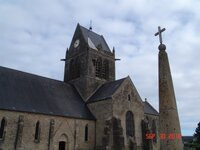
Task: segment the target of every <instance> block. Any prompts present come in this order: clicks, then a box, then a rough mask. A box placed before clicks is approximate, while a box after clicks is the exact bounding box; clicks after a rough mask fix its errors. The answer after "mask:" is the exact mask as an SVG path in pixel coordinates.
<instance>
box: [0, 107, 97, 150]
mask: <svg viewBox="0 0 200 150" xmlns="http://www.w3.org/2000/svg"><path fill="white" fill-rule="evenodd" d="M3 117H5V119H6V125H5V130H4V131H5V132H4V138H3V139H1V140H0V148H2V149H3V150H14V149H17V150H58V147H59V141H65V142H66V147H67V150H73V149H76V150H94V147H95V121H91V120H82V119H73V118H66V117H58V116H49V115H41V114H32V113H23V112H13V111H4V110H0V119H2V118H3ZM37 121H39V122H40V130H39V132H40V136H39V140H35V128H36V122H37ZM86 125H88V141H85V126H86Z"/></svg>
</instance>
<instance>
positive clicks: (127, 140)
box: [0, 24, 160, 150]
mask: <svg viewBox="0 0 200 150" xmlns="http://www.w3.org/2000/svg"><path fill="white" fill-rule="evenodd" d="M63 61H64V62H65V68H64V81H58V80H54V79H50V78H46V77H42V76H38V75H34V74H30V73H25V72H22V71H18V70H14V69H10V68H5V67H0V125H1V126H0V149H1V150H142V149H143V150H157V149H159V147H160V141H159V134H158V132H159V131H158V129H159V126H158V125H159V114H158V112H157V111H156V110H155V109H154V108H153V107H152V106H151V104H149V103H148V102H147V100H144V101H143V100H142V99H141V97H140V95H139V93H138V91H137V89H136V87H135V86H134V83H133V82H132V80H131V78H130V77H129V76H128V77H125V78H122V79H116V78H115V61H116V59H115V50H114V49H113V50H111V49H110V48H109V46H108V44H107V43H106V40H105V39H104V37H103V36H102V35H99V34H97V33H95V32H93V31H92V30H91V29H87V28H85V27H83V26H81V25H79V24H78V25H77V27H76V30H75V32H74V35H73V38H72V41H71V44H70V46H69V49H67V50H66V57H65V59H63ZM147 133H154V134H155V137H154V138H152V139H148V138H147V137H146V134H147Z"/></svg>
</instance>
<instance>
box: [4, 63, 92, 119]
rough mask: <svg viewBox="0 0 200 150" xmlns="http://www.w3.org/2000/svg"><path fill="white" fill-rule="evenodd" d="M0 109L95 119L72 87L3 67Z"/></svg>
mask: <svg viewBox="0 0 200 150" xmlns="http://www.w3.org/2000/svg"><path fill="white" fill-rule="evenodd" d="M0 109H3V110H12V111H22V112H32V113H40V114H48V115H58V116H64V117H73V118H82V119H90V120H93V119H95V118H94V116H93V115H92V114H91V112H90V111H89V109H88V108H87V106H86V104H85V102H84V101H83V100H82V98H81V97H80V95H79V94H78V93H77V91H76V90H75V88H74V87H72V86H71V85H70V84H67V83H65V82H62V81H57V80H53V79H49V78H45V77H41V76H37V75H33V74H29V73H25V72H21V71H17V70H13V69H9V68H5V67H1V66H0Z"/></svg>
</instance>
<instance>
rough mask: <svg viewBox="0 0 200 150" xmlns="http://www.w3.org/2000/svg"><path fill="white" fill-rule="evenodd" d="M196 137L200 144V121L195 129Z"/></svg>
mask: <svg viewBox="0 0 200 150" xmlns="http://www.w3.org/2000/svg"><path fill="white" fill-rule="evenodd" d="M194 137H195V138H196V141H197V143H199V144H200V122H199V123H198V126H197V128H196V130H195V133H194Z"/></svg>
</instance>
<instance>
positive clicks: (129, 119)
mask: <svg viewBox="0 0 200 150" xmlns="http://www.w3.org/2000/svg"><path fill="white" fill-rule="evenodd" d="M126 135H128V136H134V135H135V124H134V116H133V113H132V112H131V111H128V112H127V113H126Z"/></svg>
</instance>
